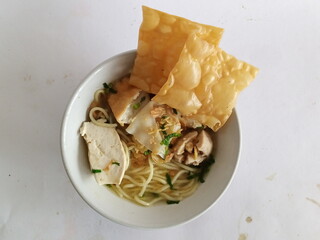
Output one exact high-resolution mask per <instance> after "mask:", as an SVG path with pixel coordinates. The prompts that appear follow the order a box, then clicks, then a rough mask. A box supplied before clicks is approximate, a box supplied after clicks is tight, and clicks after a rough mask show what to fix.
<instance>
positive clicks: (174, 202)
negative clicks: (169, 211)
mask: <svg viewBox="0 0 320 240" xmlns="http://www.w3.org/2000/svg"><path fill="white" fill-rule="evenodd" d="M179 202H180V201H171V200H167V204H178V203H179Z"/></svg>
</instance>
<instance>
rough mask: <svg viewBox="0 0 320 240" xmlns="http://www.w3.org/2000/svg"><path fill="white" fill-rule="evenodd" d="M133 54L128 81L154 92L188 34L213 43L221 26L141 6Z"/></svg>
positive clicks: (216, 41) (164, 80) (219, 32)
mask: <svg viewBox="0 0 320 240" xmlns="http://www.w3.org/2000/svg"><path fill="white" fill-rule="evenodd" d="M142 9H143V21H142V24H141V26H140V31H139V42H138V49H137V57H136V60H135V64H134V67H133V70H132V73H131V77H130V84H132V85H134V86H136V87H138V88H140V89H142V90H144V91H146V92H149V93H154V94H156V93H158V91H159V90H160V88H161V87H162V86H163V84H164V83H165V82H166V81H167V78H168V76H169V73H170V72H171V70H172V69H173V67H174V66H175V64H176V63H177V61H178V59H179V56H180V53H181V51H182V49H183V47H184V45H185V42H186V40H187V38H188V36H189V35H190V34H191V33H194V34H196V35H197V36H198V37H199V38H200V39H203V40H206V41H207V42H208V43H210V44H213V45H215V46H217V45H218V44H219V42H220V39H221V37H222V34H223V29H221V28H217V27H213V26H209V25H204V24H199V23H196V22H192V21H190V20H187V19H185V18H181V17H177V16H174V15H170V14H167V13H164V12H160V11H158V10H155V9H152V8H148V7H145V6H143V7H142Z"/></svg>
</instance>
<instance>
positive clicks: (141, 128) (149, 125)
mask: <svg viewBox="0 0 320 240" xmlns="http://www.w3.org/2000/svg"><path fill="white" fill-rule="evenodd" d="M154 104H155V103H154V102H153V101H150V102H149V103H148V104H147V105H146V106H145V107H144V108H142V109H141V110H140V112H139V113H138V114H137V115H136V116H135V118H134V119H133V121H132V123H131V124H130V125H129V126H128V127H127V129H126V131H127V132H128V133H130V134H132V135H133V136H134V137H135V138H136V139H137V141H139V142H140V143H141V144H142V145H144V146H145V147H146V148H148V149H150V150H151V151H152V152H153V153H154V154H157V155H159V156H160V157H162V158H164V156H165V152H166V147H165V146H164V145H161V144H160V143H161V141H162V137H161V134H160V133H159V129H158V125H157V123H156V120H155V119H154V117H153V116H152V115H151V110H152V109H153V106H154Z"/></svg>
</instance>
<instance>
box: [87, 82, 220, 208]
mask: <svg viewBox="0 0 320 240" xmlns="http://www.w3.org/2000/svg"><path fill="white" fill-rule="evenodd" d="M126 91H127V92H126ZM131 96H134V97H131ZM151 97H152V96H151V95H150V94H148V93H145V92H144V91H142V90H140V89H137V88H135V87H133V86H130V84H129V83H128V78H127V77H124V78H123V79H121V80H119V81H116V82H114V83H113V84H109V85H107V84H104V88H102V89H98V90H97V91H96V92H95V93H94V94H93V101H92V103H91V105H90V107H89V109H88V119H87V120H88V121H89V122H91V123H93V124H94V125H96V126H98V127H100V128H101V131H102V129H103V128H109V129H110V128H111V129H114V130H115V131H116V133H117V134H118V136H119V139H120V141H119V143H120V144H119V145H121V148H123V153H124V154H123V155H124V159H125V161H123V165H125V166H123V176H122V177H121V181H120V182H117V183H116V182H112V181H110V180H107V181H102V180H101V182H99V181H98V180H97V181H98V183H99V184H100V185H105V186H107V187H108V188H109V189H110V190H112V191H114V192H115V193H116V194H117V195H118V196H119V197H122V198H126V199H128V200H130V201H133V202H135V203H137V204H140V205H143V206H151V205H153V204H155V203H158V202H165V203H167V204H178V203H179V202H180V201H181V200H183V199H184V198H186V197H188V196H190V195H191V194H193V193H194V192H195V191H196V189H197V187H198V185H199V184H201V183H203V182H204V181H205V180H204V177H205V174H206V173H207V172H208V170H209V168H210V166H211V165H212V164H213V163H214V158H213V156H212V152H213V140H212V138H213V131H211V130H210V129H209V128H206V127H205V126H203V125H202V124H200V123H199V122H197V121H195V120H193V119H189V118H187V117H184V116H183V115H182V114H181V113H180V112H179V111H178V110H176V109H173V108H171V107H169V106H167V105H163V104H156V103H154V102H153V101H152V100H150V99H151ZM128 98H130V100H128ZM119 101H121V103H123V102H127V105H125V106H120V105H121V104H120V103H119ZM122 105H123V104H122ZM119 106H120V108H121V107H122V108H123V109H124V111H120V112H121V113H119V111H117V110H119V109H117V108H119ZM114 109H117V110H114ZM125 114H127V115H130V114H131V115H130V116H129V118H128V119H126V120H125V121H124V120H123V115H125ZM150 122H151V123H152V124H150ZM136 125H137V126H138V127H137V126H136ZM139 128H141V129H139ZM132 129H134V130H132ZM131 133H133V134H131ZM81 134H82V135H83V136H85V135H86V134H88V133H87V132H86V133H84V132H83V130H82V131H81ZM145 138H146V139H145ZM158 138H159V139H160V142H157V141H159V140H158ZM85 139H86V138H85ZM86 140H87V143H88V144H89V141H88V139H86ZM109 140H110V139H106V141H109ZM90 141H94V140H92V139H91V140H90ZM145 142H147V144H143V143H145ZM90 144H91V142H90ZM88 151H90V147H89V149H88ZM101 151H103V150H101ZM119 154H120V155H121V151H120V152H119ZM91 157H92V154H91ZM100 157H101V158H105V156H100ZM89 161H90V164H91V168H92V172H93V174H94V175H97V174H99V175H101V174H112V172H111V170H110V167H105V165H108V164H106V163H105V162H104V163H102V165H103V164H105V165H103V167H100V168H99V169H97V167H96V165H95V164H97V163H96V162H95V161H102V162H103V161H105V160H104V159H95V160H92V159H90V153H89ZM114 163H115V162H112V164H111V165H112V167H113V168H120V167H121V166H120V165H121V164H122V163H120V162H119V163H118V164H114ZM113 165H115V166H113ZM100 166H101V165H100ZM108 166H110V164H109V165H108ZM96 179H98V178H97V177H96Z"/></svg>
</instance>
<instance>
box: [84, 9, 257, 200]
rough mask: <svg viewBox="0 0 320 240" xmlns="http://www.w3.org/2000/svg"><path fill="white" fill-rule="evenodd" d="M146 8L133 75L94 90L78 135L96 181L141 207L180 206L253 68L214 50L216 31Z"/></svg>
mask: <svg viewBox="0 0 320 240" xmlns="http://www.w3.org/2000/svg"><path fill="white" fill-rule="evenodd" d="M143 13H144V20H143V22H142V24H141V27H140V35H139V44H138V50H137V57H136V60H135V64H134V66H133V70H132V73H131V74H130V75H129V76H126V77H124V78H122V79H120V80H116V81H114V82H113V83H112V84H107V83H104V89H98V90H97V91H96V92H95V93H94V94H93V93H92V94H93V95H94V100H93V102H92V103H91V105H90V107H89V109H88V121H86V122H84V123H83V124H82V126H81V128H80V134H81V135H82V136H83V137H84V139H85V140H86V143H87V145H88V156H89V162H90V166H91V171H92V173H93V174H94V176H95V178H96V181H97V182H98V183H99V184H100V185H107V186H108V187H110V188H111V189H112V190H113V191H114V192H115V193H116V194H118V195H119V196H120V197H124V198H126V199H129V200H131V201H134V202H136V203H138V204H140V205H143V206H151V205H153V204H155V203H157V202H161V201H166V202H167V204H177V203H179V202H180V201H181V200H183V199H184V198H186V197H188V196H190V195H191V194H193V193H194V192H195V191H196V189H197V187H198V185H199V183H201V182H204V181H205V180H204V177H205V174H206V173H207V172H208V170H209V167H210V165H211V164H212V163H214V158H213V155H214V147H213V142H214V132H217V131H218V130H219V129H220V128H221V127H222V126H223V125H224V124H225V123H226V121H227V120H228V118H229V117H230V115H231V113H232V110H233V108H234V106H235V102H236V97H237V95H238V93H239V92H240V91H241V90H243V89H244V88H245V87H246V86H248V84H249V83H250V82H251V81H252V80H253V79H254V77H255V75H256V73H257V68H255V67H253V66H251V65H249V64H247V63H245V62H243V61H240V60H238V59H236V58H235V57H233V56H231V55H229V54H227V53H226V52H224V51H223V50H221V49H219V48H218V47H217V45H218V43H219V41H220V37H221V34H222V31H223V30H222V29H220V28H216V27H211V26H207V25H202V24H197V23H194V22H191V21H189V20H187V19H183V18H179V17H176V16H173V15H169V14H166V13H163V12H160V11H157V10H154V9H151V8H147V7H144V8H143ZM154 37H156V38H155V39H154ZM172 39H173V40H172ZM170 41H171V42H172V43H174V42H175V43H177V44H176V45H175V44H173V45H174V46H172V45H170V44H169V45H168V42H170Z"/></svg>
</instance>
